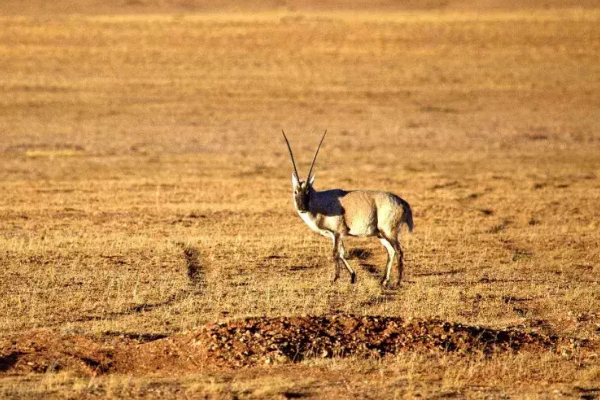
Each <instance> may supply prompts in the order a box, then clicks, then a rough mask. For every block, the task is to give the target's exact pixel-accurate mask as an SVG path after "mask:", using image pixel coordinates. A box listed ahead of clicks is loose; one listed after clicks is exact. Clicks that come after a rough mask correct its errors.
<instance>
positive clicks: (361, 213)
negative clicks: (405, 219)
mask: <svg viewBox="0 0 600 400" xmlns="http://www.w3.org/2000/svg"><path fill="white" fill-rule="evenodd" d="M340 202H341V205H342V206H343V208H344V217H345V218H344V219H345V222H346V225H347V226H348V229H349V234H350V235H353V236H371V235H376V234H377V233H378V231H384V232H385V233H386V234H388V233H389V234H394V233H395V232H396V231H397V229H398V227H399V224H400V221H401V220H402V215H403V213H404V206H403V200H402V199H400V198H399V197H398V196H396V195H394V194H393V193H389V192H379V191H366V190H356V191H352V192H348V193H347V194H346V195H345V196H344V197H343V198H342V199H341V201H340Z"/></svg>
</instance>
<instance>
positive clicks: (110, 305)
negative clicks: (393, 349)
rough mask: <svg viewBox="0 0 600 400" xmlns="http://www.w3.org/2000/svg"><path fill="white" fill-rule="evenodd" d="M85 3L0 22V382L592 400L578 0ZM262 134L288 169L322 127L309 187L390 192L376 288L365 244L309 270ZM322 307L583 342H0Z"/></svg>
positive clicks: (592, 78)
mask: <svg viewBox="0 0 600 400" xmlns="http://www.w3.org/2000/svg"><path fill="white" fill-rule="evenodd" d="M31 3H32V4H36V3H35V2H31ZM89 3H90V4H89V7H88V8H85V9H80V8H76V7H75V8H74V6H73V5H72V4H71V3H68V2H64V4H65V7H64V8H60V9H52V10H50V11H51V13H47V12H43V11H40V10H41V9H40V8H39V6H38V8H37V9H36V8H35V7H33V6H31V7H25V8H23V10H22V12H20V9H19V7H18V5H15V4H16V3H15V2H10V1H9V2H7V3H6V4H5V9H4V11H5V14H3V16H2V17H0V92H1V95H0V265H1V269H0V297H1V298H2V301H1V302H0V317H1V318H0V341H1V342H2V344H3V346H4V349H3V350H2V354H1V356H2V357H1V358H0V397H3V398H40V397H42V396H43V397H45V398H98V397H109V398H131V397H140V398H174V397H183V398H206V397H208V398H232V399H234V398H304V397H323V398H325V397H329V398H415V397H422V398H436V397H438V398H441V397H445V398H554V397H557V398H587V399H592V398H595V397H599V396H600V355H599V352H598V350H597V349H598V347H597V343H598V341H599V340H600V250H599V246H598V245H599V243H600V222H599V221H600V202H599V200H598V199H599V198H600V62H599V60H600V9H595V8H594V7H593V6H590V5H589V4H587V6H588V7H587V8H585V9H582V8H563V9H556V8H552V7H550V8H544V7H542V6H541V4H540V6H539V7H536V4H533V5H532V4H529V3H527V2H526V3H527V4H526V5H529V6H530V7H529V8H525V7H516V6H514V7H492V6H490V7H488V8H486V9H477V8H476V7H467V6H465V4H467V5H468V2H461V3H459V5H460V6H457V7H455V8H452V7H445V8H439V7H438V6H436V5H435V4H434V3H433V2H432V3H431V7H430V8H432V10H419V9H418V7H413V8H411V9H401V8H398V9H391V10H390V9H389V7H385V4H387V3H386V2H381V5H380V6H381V7H380V8H377V7H375V6H373V7H371V8H369V7H368V6H365V5H364V4H362V3H359V5H360V7H358V6H357V8H355V9H352V11H346V12H340V11H334V10H332V9H320V8H318V7H316V8H315V6H314V4H313V5H312V6H311V5H310V4H308V3H307V4H308V6H306V8H302V7H299V9H293V10H290V9H285V7H278V8H274V7H272V6H268V5H267V6H265V7H264V9H263V8H261V9H257V10H254V9H253V10H252V12H242V11H243V7H242V8H236V9H234V10H233V11H228V10H226V9H224V8H220V9H216V10H209V11H206V10H202V9H201V10H194V9H193V8H191V11H202V12H191V11H190V7H183V6H181V7H179V8H177V7H174V6H173V7H171V8H169V7H167V6H168V5H169V4H171V3H169V2H167V1H165V2H162V3H159V2H156V4H158V5H160V6H161V7H162V8H161V7H158V6H157V7H158V8H152V7H150V5H151V4H154V3H151V2H131V3H128V4H129V6H128V7H123V8H120V7H118V6H114V7H112V8H111V9H110V10H108V9H107V8H106V7H107V6H106V4H102V5H99V4H96V3H92V2H89ZM138 3H139V4H138ZM172 3H175V2H172ZM56 4H60V2H57V3H56ZM86 4H87V3H86ZM115 4H116V3H115ZM148 4H150V5H148ZM490 4H491V3H490ZM549 4H551V5H553V3H552V2H550V3H549ZM146 6H147V7H146ZM94 7H96V8H94ZM145 7H146V8H145ZM240 7H241V6H240ZM95 11H96V12H95ZM109 11H110V12H109ZM282 128H283V129H285V130H286V133H287V134H288V136H289V138H290V141H291V143H292V146H293V147H294V150H295V156H296V158H297V161H298V162H299V168H300V173H301V174H305V173H306V171H307V168H308V166H309V164H310V161H311V158H312V154H313V152H314V149H315V147H316V145H317V143H318V141H319V139H320V136H321V134H322V132H323V131H324V130H325V129H328V132H329V133H328V137H327V139H326V141H325V142H324V144H323V147H322V149H321V152H320V155H319V159H318V161H317V165H316V167H315V169H316V175H317V178H316V182H315V186H316V187H317V189H326V188H335V187H341V188H344V189H374V190H386V191H392V192H394V193H396V194H398V195H399V196H401V197H403V198H404V199H406V200H407V201H408V202H409V203H410V204H411V206H412V208H413V212H414V220H415V231H414V233H413V234H408V233H407V232H403V236H402V242H403V244H404V249H405V254H406V266H405V281H404V282H403V283H402V285H401V286H400V287H399V288H391V289H385V290H384V289H382V288H381V287H380V286H379V278H380V277H381V274H382V273H383V266H384V264H385V251H384V249H383V247H382V246H381V244H380V243H379V242H378V241H377V240H373V239H370V240H368V239H348V240H346V247H347V249H348V250H350V254H351V260H350V262H351V263H352V265H353V266H354V267H355V268H356V270H357V274H358V282H357V284H355V285H351V284H350V283H349V279H348V276H347V275H342V277H341V279H340V281H338V282H337V283H335V284H332V283H331V279H332V277H333V266H332V262H331V259H330V258H331V254H330V253H331V244H330V242H329V241H328V240H327V239H325V238H322V237H320V236H318V235H316V234H313V233H311V232H310V231H309V229H308V228H307V227H306V226H305V225H304V223H303V222H302V221H301V219H300V218H299V217H298V215H297V214H296V213H295V211H294V208H293V204H292V196H291V171H292V169H291V164H290V161H289V158H288V155H287V151H286V148H285V143H284V142H283V139H282V138H281V133H280V131H281V129H282ZM335 313H338V314H340V313H344V314H354V315H356V316H367V315H369V316H395V317H402V318H404V319H406V320H409V319H411V318H414V319H420V318H433V317H436V318H439V319H441V320H443V321H449V322H452V323H461V324H464V325H465V326H473V327H474V326H479V327H482V326H483V327H489V328H493V329H506V328H513V329H519V330H521V331H524V332H533V333H539V334H541V335H548V336H555V337H559V338H563V339H569V338H576V339H581V340H584V341H587V342H586V343H587V345H588V348H587V349H585V350H583V349H579V348H574V349H573V351H556V350H555V349H550V348H549V349H546V350H540V351H521V352H504V353H499V354H493V355H489V354H487V355H486V354H482V353H478V352H473V353H466V354H463V353H457V352H450V351H449V352H439V351H438V352H427V351H406V352H399V353H398V354H395V355H387V356H385V357H381V358H373V357H371V358H364V357H359V356H352V357H333V358H331V357H327V356H325V357H320V356H315V357H306V358H305V359H303V360H302V361H299V362H293V361H290V360H288V361H286V362H280V363H268V364H267V363H265V365H255V366H247V367H242V368H217V367H215V366H212V365H210V363H208V362H206V363H199V364H198V365H196V367H197V368H190V367H189V366H186V367H185V368H179V367H178V366H177V365H174V366H173V367H172V368H171V369H167V370H165V371H163V372H151V371H150V370H151V367H148V371H146V372H144V373H140V372H136V373H131V372H129V373H128V372H122V371H121V372H119V371H114V372H111V371H109V370H106V371H104V370H102V369H101V368H97V369H94V364H93V363H92V364H90V363H88V365H87V366H88V367H89V368H88V373H85V371H83V372H82V370H81V369H77V368H75V369H70V368H68V365H65V366H60V365H56V366H54V367H53V368H46V369H41V370H40V369H39V368H38V369H37V370H36V368H34V367H36V365H37V364H36V361H35V360H33V361H31V359H29V360H30V361H28V362H29V364H28V363H26V362H25V361H23V360H24V359H23V360H21V359H20V356H21V355H22V354H21V353H19V352H16V351H15V352H12V353H11V352H10V351H9V350H8V348H9V346H11V345H13V344H14V343H17V342H19V343H21V342H23V341H27V340H28V338H32V339H31V341H32V343H33V342H35V340H39V341H40V343H41V342H43V340H42V339H35V340H34V338H40V337H42V338H43V337H47V336H50V337H52V338H53V339H52V340H50V339H48V340H46V342H44V343H46V346H47V348H44V349H42V350H44V351H50V352H51V351H53V350H52V348H51V345H52V343H56V341H57V340H58V342H60V343H62V344H61V346H64V347H65V348H67V349H71V350H67V352H68V351H72V356H73V358H74V359H75V358H76V357H77V354H76V353H78V352H79V353H81V352H82V351H83V353H85V349H83V350H82V349H78V348H77V346H78V343H80V342H77V341H75V340H74V339H73V340H72V342H69V340H71V339H69V338H73V337H77V338H80V339H81V338H89V340H92V341H96V342H98V341H99V342H102V341H105V342H107V343H108V342H110V341H111V340H118V338H125V339H127V340H129V341H131V343H130V344H131V345H135V343H138V342H139V343H144V342H147V343H152V342H159V341H160V340H163V339H161V338H164V337H169V336H172V335H179V334H185V333H186V332H190V331H192V330H193V329H194V328H195V327H198V326H201V325H204V324H207V323H214V322H217V321H236V320H238V319H240V318H245V317H248V316H264V317H281V316H286V317H292V316H299V315H307V314H310V315H332V314H335ZM56 338H60V339H56ZM125 339H123V340H125ZM155 339H158V340H155ZM53 340H54V341H53ZM78 340H79V339H78ZM81 340H83V339H81ZM61 341H62V342H61ZM36 343H37V342H36ZM65 343H67V344H69V343H71V345H65ZM79 345H80V344H79ZM594 346H595V349H594ZM34 347H35V346H34ZM38 350H39V349H38ZM34 353H35V352H34ZM63 353H64V351H63ZM57 357H58V356H57ZM79 358H80V359H81V360H83V361H82V362H84V363H85V359H84V358H85V357H83V356H79ZM148 362H150V361H148ZM28 365H29V366H31V367H32V368H30V370H28V369H27V368H28V367H27V366H28ZM59 367H60V368H59Z"/></svg>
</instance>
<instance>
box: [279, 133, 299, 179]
mask: <svg viewBox="0 0 600 400" xmlns="http://www.w3.org/2000/svg"><path fill="white" fill-rule="evenodd" d="M281 133H283V138H284V139H285V143H286V144H287V148H288V150H289V152H290V157H291V159H292V166H293V167H294V175H296V179H297V180H298V181H299V180H300V176H299V175H298V170H297V169H296V162H295V161H294V154H292V148H291V146H290V141H289V140H288V138H287V136H285V132H284V131H283V129H282V130H281Z"/></svg>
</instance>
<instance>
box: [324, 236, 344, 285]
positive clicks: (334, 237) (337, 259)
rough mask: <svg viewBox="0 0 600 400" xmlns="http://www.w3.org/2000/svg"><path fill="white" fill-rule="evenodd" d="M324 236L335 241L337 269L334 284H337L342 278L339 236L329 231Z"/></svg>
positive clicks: (334, 253) (335, 263)
mask: <svg viewBox="0 0 600 400" xmlns="http://www.w3.org/2000/svg"><path fill="white" fill-rule="evenodd" d="M323 235H325V236H329V237H331V240H333V265H334V267H335V272H334V275H333V282H336V281H337V280H338V279H339V278H340V253H339V236H337V235H335V234H333V233H331V232H327V231H325V233H323Z"/></svg>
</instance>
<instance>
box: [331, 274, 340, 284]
mask: <svg viewBox="0 0 600 400" xmlns="http://www.w3.org/2000/svg"><path fill="white" fill-rule="evenodd" d="M339 277H340V276H339V275H336V276H334V277H333V280H332V281H331V283H336V282H337V280H338V279H339Z"/></svg>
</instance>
